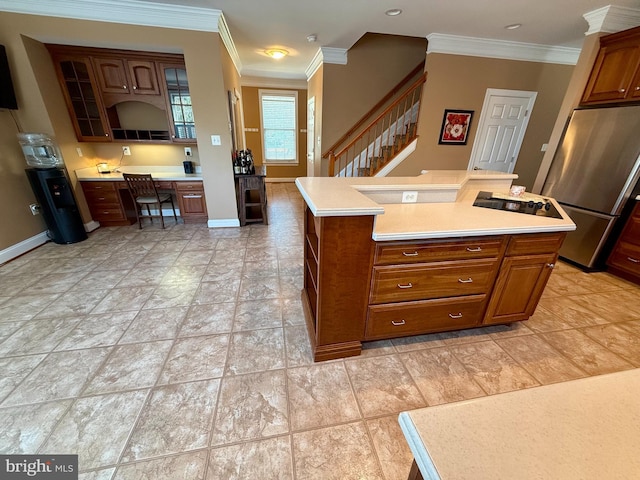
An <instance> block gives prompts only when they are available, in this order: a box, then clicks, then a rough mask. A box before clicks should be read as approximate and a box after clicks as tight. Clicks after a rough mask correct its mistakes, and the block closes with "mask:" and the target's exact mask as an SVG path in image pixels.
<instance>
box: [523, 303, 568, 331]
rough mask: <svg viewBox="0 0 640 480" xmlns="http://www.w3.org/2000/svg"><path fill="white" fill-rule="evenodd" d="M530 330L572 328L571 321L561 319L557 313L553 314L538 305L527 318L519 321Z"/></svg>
mask: <svg viewBox="0 0 640 480" xmlns="http://www.w3.org/2000/svg"><path fill="white" fill-rule="evenodd" d="M520 323H523V324H525V326H526V327H527V328H528V329H529V330H530V331H532V332H535V333H544V332H554V331H557V330H568V329H571V328H573V326H572V325H571V322H569V321H565V320H563V319H562V318H561V317H560V316H559V315H555V314H554V313H551V312H550V311H549V310H547V309H546V308H545V307H543V306H542V305H538V308H536V311H535V312H534V314H533V315H531V316H530V317H529V319H528V320H526V321H524V322H520Z"/></svg>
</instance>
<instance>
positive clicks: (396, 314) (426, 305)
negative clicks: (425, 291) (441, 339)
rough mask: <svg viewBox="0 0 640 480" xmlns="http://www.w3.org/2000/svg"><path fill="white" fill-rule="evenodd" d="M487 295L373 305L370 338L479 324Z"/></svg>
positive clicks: (370, 309)
mask: <svg viewBox="0 0 640 480" xmlns="http://www.w3.org/2000/svg"><path fill="white" fill-rule="evenodd" d="M486 304H487V296H486V295H472V296H468V297H457V298H453V299H437V300H423V301H420V302H404V303H389V304H386V305H374V306H371V307H369V317H368V319H367V326H366V331H365V338H366V339H367V340H376V339H381V338H394V337H399V336H404V335H418V334H422V333H430V332H440V331H443V330H456V329H460V328H469V327H475V326H476V325H479V324H480V322H481V321H482V317H483V315H484V311H485V308H486Z"/></svg>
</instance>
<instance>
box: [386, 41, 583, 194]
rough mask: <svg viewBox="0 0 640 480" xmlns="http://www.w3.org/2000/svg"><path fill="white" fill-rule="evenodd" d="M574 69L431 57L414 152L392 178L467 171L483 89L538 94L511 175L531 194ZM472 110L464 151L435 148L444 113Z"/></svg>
mask: <svg viewBox="0 0 640 480" xmlns="http://www.w3.org/2000/svg"><path fill="white" fill-rule="evenodd" d="M573 68H574V67H573V66H570V65H556V64H549V63H536V62H522V61H517V60H500V59H493V58H481V57H469V56H462V55H445V54H436V53H431V54H429V55H427V64H426V70H427V72H428V76H427V83H426V84H425V89H424V91H423V97H422V100H423V101H422V105H421V108H420V119H419V125H418V136H419V138H418V144H417V149H416V151H415V152H414V153H413V154H412V155H411V156H410V157H409V158H408V159H407V160H405V161H404V162H403V163H402V164H401V165H399V166H398V167H397V168H396V169H394V170H393V172H392V173H391V175H394V176H404V175H418V174H419V173H420V170H422V169H427V170H429V169H431V170H434V169H455V170H466V169H467V166H468V163H469V159H470V157H471V149H472V147H473V142H474V140H475V136H476V131H477V127H478V120H479V118H480V113H481V110H482V104H483V102H484V98H485V94H486V90H487V89H488V88H497V89H507V90H525V91H533V92H538V96H537V99H536V102H535V105H534V108H533V112H532V114H531V119H530V121H529V126H528V128H527V132H526V135H525V138H524V140H523V143H522V147H521V150H520V154H519V156H518V161H517V163H516V167H515V170H514V173H517V174H518V175H519V179H518V183H519V184H522V185H525V186H527V188H528V189H530V188H531V187H532V185H533V182H534V180H535V177H536V174H537V172H538V169H539V167H540V163H541V161H542V158H543V156H544V153H543V152H542V151H541V147H542V144H543V143H548V142H549V137H550V135H551V131H552V130H553V125H554V123H555V121H556V118H557V116H558V111H559V109H560V105H561V103H562V99H563V98H564V94H565V91H566V88H567V85H568V83H569V79H570V77H571V73H572V71H573ZM452 108H457V109H462V110H473V111H474V115H473V119H472V124H471V130H470V133H469V138H468V141H467V144H466V145H438V136H439V134H440V128H441V126H442V116H443V113H444V110H445V109H452Z"/></svg>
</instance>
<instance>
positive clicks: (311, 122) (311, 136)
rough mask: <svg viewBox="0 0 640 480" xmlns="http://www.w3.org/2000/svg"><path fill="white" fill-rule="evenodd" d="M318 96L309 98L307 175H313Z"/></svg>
mask: <svg viewBox="0 0 640 480" xmlns="http://www.w3.org/2000/svg"><path fill="white" fill-rule="evenodd" d="M315 125H316V97H311V98H310V99H309V100H307V177H313V174H314V171H313V166H314V158H313V156H314V154H315V144H316V142H315V138H316V132H315Z"/></svg>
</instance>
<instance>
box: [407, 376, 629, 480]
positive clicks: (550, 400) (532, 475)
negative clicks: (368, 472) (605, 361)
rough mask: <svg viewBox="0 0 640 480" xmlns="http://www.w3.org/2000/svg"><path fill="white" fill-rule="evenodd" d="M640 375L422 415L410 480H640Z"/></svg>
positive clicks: (414, 419)
mask: <svg viewBox="0 0 640 480" xmlns="http://www.w3.org/2000/svg"><path fill="white" fill-rule="evenodd" d="M639 398H640V369H634V370H628V371H624V372H618V373H611V374H608V375H600V376H596V377H589V378H584V379H580V380H573V381H570V382H563V383H557V384H554V385H546V386H543V387H536V388H529V389H526V390H519V391H515V392H510V393H503V394H500V395H493V396H489V397H482V398H476V399H473V400H465V401H462V402H455V403H449V404H446V405H437V406H434V407H428V408H421V409H418V410H412V411H409V412H403V413H401V414H400V418H399V422H400V426H401V428H402V431H403V433H404V435H405V438H406V439H407V442H408V444H409V447H410V448H411V451H412V453H413V455H414V458H415V461H414V465H413V468H412V471H411V474H410V476H409V479H410V480H419V479H423V478H425V479H432V480H454V479H455V480H466V479H469V480H483V479H492V480H503V479H504V480H515V479H517V480H527V479H532V480H533V479H536V480H538V479H558V480H560V479H561V480H574V479H575V480H577V479H581V480H586V479H593V480H596V479H598V480H600V479H607V480H610V479H625V480H626V479H631V478H638V472H640V455H638V451H639V450H640V403H639V402H638V399H639Z"/></svg>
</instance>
